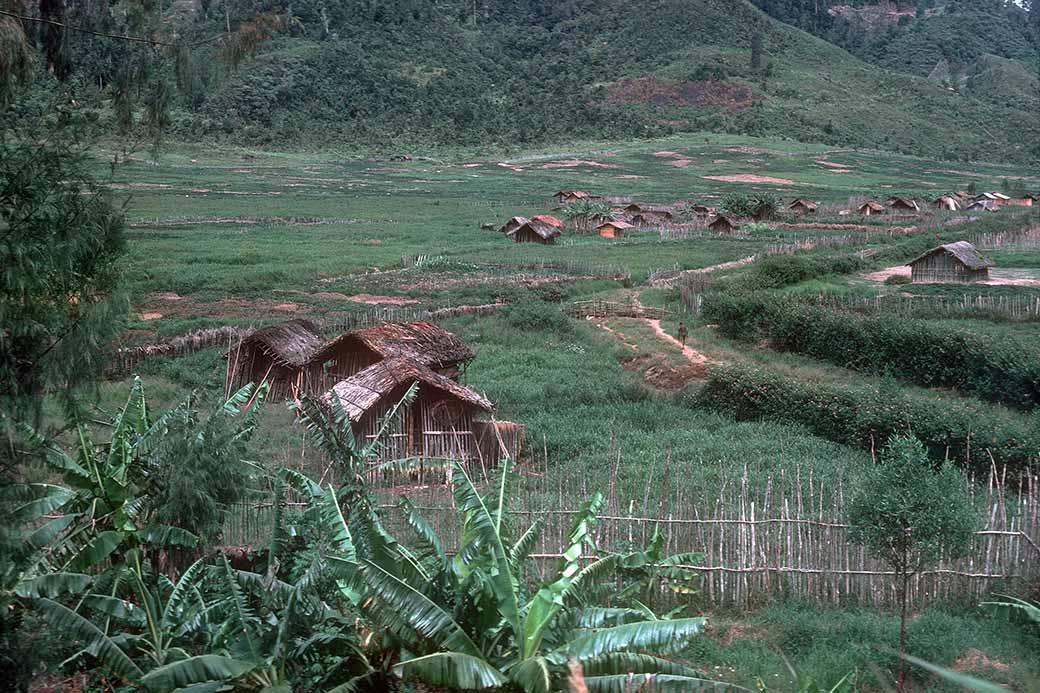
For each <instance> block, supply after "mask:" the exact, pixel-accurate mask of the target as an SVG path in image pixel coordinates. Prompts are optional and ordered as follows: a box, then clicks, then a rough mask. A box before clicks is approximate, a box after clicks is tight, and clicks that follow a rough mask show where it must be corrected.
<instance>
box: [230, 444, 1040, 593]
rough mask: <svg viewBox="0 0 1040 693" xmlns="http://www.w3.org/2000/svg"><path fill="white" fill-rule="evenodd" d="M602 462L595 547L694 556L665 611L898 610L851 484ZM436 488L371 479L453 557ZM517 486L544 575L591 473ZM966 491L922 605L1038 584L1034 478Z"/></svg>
mask: <svg viewBox="0 0 1040 693" xmlns="http://www.w3.org/2000/svg"><path fill="white" fill-rule="evenodd" d="M607 466H608V469H609V468H610V467H612V469H609V471H610V472H611V473H610V474H609V477H608V478H609V481H606V482H605V483H606V484H607V487H606V488H604V489H602V491H603V492H604V494H605V496H606V499H605V504H604V506H603V509H602V511H601V512H600V514H599V520H598V523H597V525H596V529H595V538H596V546H597V547H598V548H599V550H623V549H624V548H625V547H631V546H643V545H645V544H647V543H648V542H649V541H650V539H651V537H652V536H653V533H654V531H655V529H656V530H658V531H660V532H661V534H662V535H663V537H664V542H665V549H666V553H667V554H674V553H686V552H697V553H698V554H699V555H700V558H699V559H698V560H697V561H695V562H693V563H692V564H691V565H690V566H689V567H691V568H694V569H696V571H698V573H699V574H700V575H701V576H702V581H703V584H702V586H701V589H700V591H699V593H698V594H696V595H687V596H676V595H670V594H669V595H665V594H661V595H659V597H660V599H661V600H662V602H661V603H665V602H667V603H674V600H675V599H679V600H688V601H689V603H691V604H694V605H696V606H699V607H702V608H703V607H705V606H711V605H738V606H741V607H750V606H754V605H757V604H761V603H764V602H767V601H770V600H773V599H776V598H780V597H786V596H791V597H799V598H810V599H815V600H819V601H824V602H832V603H858V604H876V605H892V604H894V603H895V599H896V595H895V585H894V580H893V576H892V573H891V571H890V570H889V569H888V568H887V566H886V565H884V564H883V563H881V562H879V561H877V560H875V559H873V558H871V557H870V556H868V555H867V553H866V552H865V550H864V549H863V548H862V547H859V546H857V545H855V544H852V543H850V541H849V539H848V532H849V525H848V523H847V521H846V519H845V515H844V508H845V503H846V498H847V496H848V494H849V490H848V488H847V485H846V483H845V480H844V479H843V478H841V477H839V478H826V479H820V478H818V477H816V476H815V475H814V471H813V470H812V469H811V468H804V467H795V468H794V469H787V470H784V469H781V470H780V471H778V472H775V473H770V474H765V475H761V474H758V475H756V474H754V473H749V471H748V469H747V468H744V469H732V470H729V471H728V472H724V473H722V474H721V475H720V476H719V477H718V478H717V480H716V481H715V482H714V485H712V484H706V483H703V480H702V482H694V481H692V480H690V481H688V480H687V477H688V476H689V474H688V473H685V472H684V473H683V475H682V477H681V478H677V479H670V478H669V470H668V463H667V462H666V463H665V464H664V465H663V468H662V469H657V470H652V471H650V473H649V474H648V475H647V476H646V478H645V479H641V480H636V481H630V482H625V481H624V480H623V477H619V475H618V462H617V461H615V464H614V465H607ZM477 471H478V473H479V470H477ZM655 472H656V473H655ZM437 480H438V479H437V475H436V474H431V475H428V476H427V477H425V478H423V479H422V480H421V483H417V481H419V480H417V479H415V478H414V477H402V476H400V475H388V476H385V477H381V478H379V479H373V483H374V484H375V485H376V487H377V494H378V496H379V498H380V499H381V506H382V507H383V510H384V512H385V518H386V523H387V525H388V527H389V528H390V529H391V531H392V532H393V533H395V534H396V535H397V536H399V537H409V536H411V535H410V533H409V531H408V529H407V527H406V525H405V523H404V520H403V518H402V517H401V515H400V513H399V511H398V510H397V506H396V503H395V500H396V496H397V495H400V494H404V495H407V496H408V497H409V498H410V499H411V500H412V502H413V503H414V504H415V505H416V506H417V507H419V509H420V510H421V511H422V512H423V514H424V515H425V517H426V518H427V520H428V521H429V522H430V524H431V525H432V526H433V527H434V529H435V530H436V531H437V532H438V534H439V535H440V536H441V538H442V541H443V542H444V544H445V546H446V547H448V548H449V549H452V548H455V547H457V546H458V542H459V527H458V524H457V523H458V517H457V513H456V510H455V508H454V506H453V503H452V500H451V496H450V493H449V492H448V490H447V489H446V488H445V487H444V486H443V485H441V484H438V483H437ZM673 482H674V483H673ZM511 491H512V497H513V502H512V504H511V507H512V508H513V513H512V516H513V518H514V522H515V524H516V527H517V531H523V529H525V528H526V527H527V526H528V525H530V524H531V523H532V522H533V521H534V520H535V519H539V518H540V519H541V520H542V521H543V522H544V523H545V528H544V530H543V532H542V536H541V539H540V541H539V544H538V545H537V546H536V548H535V549H534V552H533V554H534V558H535V559H536V566H537V569H536V573H538V574H539V575H540V576H544V575H548V572H549V569H550V568H551V566H552V565H553V564H554V563H555V561H556V559H558V558H559V556H560V553H561V552H562V551H563V550H564V548H565V547H566V544H567V541H566V537H567V534H568V532H569V529H570V525H571V523H572V521H573V517H574V515H575V514H576V508H577V507H578V505H579V504H580V503H581V502H582V501H583V500H584V499H585V498H587V497H588V496H590V495H591V493H592V488H590V487H589V480H588V474H587V472H583V471H581V470H558V469H553V468H551V467H550V466H549V465H546V464H544V463H538V462H528V463H527V465H526V466H524V467H522V468H521V470H520V474H519V475H518V477H517V479H516V483H515V484H514V486H513V488H512V489H511ZM970 495H971V501H972V504H973V506H974V508H975V510H976V512H977V515H978V518H979V527H980V529H979V531H978V532H977V533H976V534H975V537H974V539H973V543H972V547H971V550H970V552H969V553H968V555H967V556H965V557H964V558H960V559H956V560H954V559H949V558H946V559H944V560H942V561H941V562H940V563H939V564H938V565H936V566H935V567H934V568H932V569H930V570H927V571H924V572H922V573H920V574H918V575H916V576H915V577H914V579H913V581H912V584H911V594H910V596H911V599H912V600H913V602H914V603H915V604H917V605H924V604H927V603H929V602H932V601H936V600H941V601H962V602H968V603H977V602H979V601H981V600H983V599H985V598H986V597H988V596H989V595H991V594H992V593H994V592H1000V591H1005V590H1016V589H1021V588H1022V587H1023V586H1025V585H1027V584H1030V583H1032V584H1035V582H1036V581H1037V580H1038V579H1040V478H1038V476H1037V475H1036V474H1029V475H1026V476H1023V477H1021V478H1019V479H1016V480H1014V481H1012V480H1010V478H1007V477H1005V475H1004V473H1002V472H1000V473H998V472H997V471H996V470H994V471H993V472H992V474H991V475H990V477H989V478H988V479H985V480H976V481H973V482H971V486H970ZM297 507H300V506H297ZM270 519H271V506H270V504H269V503H267V504H259V505H250V506H239V507H237V508H235V509H234V510H233V512H231V513H229V516H228V522H227V524H226V528H225V543H227V544H230V545H246V544H252V545H256V546H262V545H263V543H264V542H265V541H266V539H267V536H268V532H269V531H270ZM587 558H589V559H591V558H593V556H591V555H590V556H587Z"/></svg>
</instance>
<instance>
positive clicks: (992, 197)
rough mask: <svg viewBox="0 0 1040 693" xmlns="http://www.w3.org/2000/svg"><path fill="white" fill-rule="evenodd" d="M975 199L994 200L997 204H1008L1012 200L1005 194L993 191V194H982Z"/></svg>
mask: <svg viewBox="0 0 1040 693" xmlns="http://www.w3.org/2000/svg"><path fill="white" fill-rule="evenodd" d="M975 199H976V200H994V201H996V202H1006V201H1008V200H1010V199H1011V198H1010V197H1008V196H1007V195H1005V194H1004V193H999V192H996V191H993V192H984V193H982V194H980V195H976V196H975Z"/></svg>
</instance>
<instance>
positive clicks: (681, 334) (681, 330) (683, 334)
mask: <svg viewBox="0 0 1040 693" xmlns="http://www.w3.org/2000/svg"><path fill="white" fill-rule="evenodd" d="M687 334H688V332H687V331H686V323H684V322H681V323H679V341H680V342H682V345H683V346H684V347H685V346H686V335H687Z"/></svg>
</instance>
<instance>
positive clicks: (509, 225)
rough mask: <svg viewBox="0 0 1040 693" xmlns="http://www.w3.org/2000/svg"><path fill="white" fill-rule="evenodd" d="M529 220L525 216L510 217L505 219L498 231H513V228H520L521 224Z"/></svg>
mask: <svg viewBox="0 0 1040 693" xmlns="http://www.w3.org/2000/svg"><path fill="white" fill-rule="evenodd" d="M529 221H531V220H530V219H528V218H527V217H512V218H511V219H510V220H509V221H507V222H506V223H505V224H503V225H502V228H500V229H499V232H501V233H509V232H510V231H513V230H514V229H518V228H520V227H521V226H523V225H524V224H526V223H527V222H529Z"/></svg>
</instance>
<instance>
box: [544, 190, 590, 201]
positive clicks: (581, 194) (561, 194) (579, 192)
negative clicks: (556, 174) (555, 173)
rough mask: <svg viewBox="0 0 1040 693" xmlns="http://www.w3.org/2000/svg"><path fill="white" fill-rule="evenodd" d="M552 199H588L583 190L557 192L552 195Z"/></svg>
mask: <svg viewBox="0 0 1040 693" xmlns="http://www.w3.org/2000/svg"><path fill="white" fill-rule="evenodd" d="M553 197H577V198H578V199H582V198H585V197H589V194H588V193H587V192H585V191H584V190H557V191H556V192H555V193H553Z"/></svg>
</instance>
